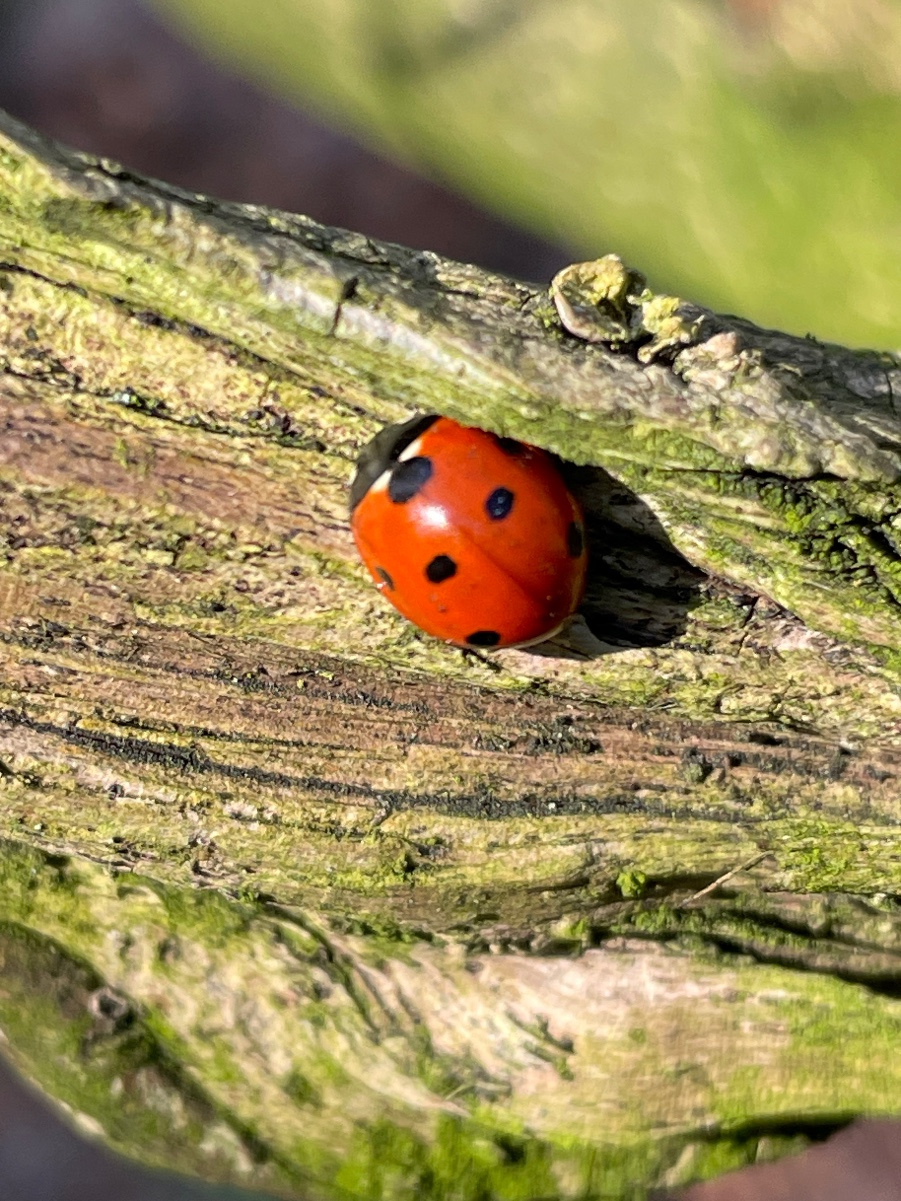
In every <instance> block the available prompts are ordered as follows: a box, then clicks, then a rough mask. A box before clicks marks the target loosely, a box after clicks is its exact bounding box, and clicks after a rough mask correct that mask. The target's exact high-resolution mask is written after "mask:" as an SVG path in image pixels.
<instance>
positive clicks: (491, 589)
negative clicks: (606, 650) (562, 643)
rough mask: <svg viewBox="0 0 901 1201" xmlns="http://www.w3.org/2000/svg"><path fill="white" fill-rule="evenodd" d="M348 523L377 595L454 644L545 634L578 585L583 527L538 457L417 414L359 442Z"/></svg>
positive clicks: (567, 608) (558, 480)
mask: <svg viewBox="0 0 901 1201" xmlns="http://www.w3.org/2000/svg"><path fill="white" fill-rule="evenodd" d="M350 503H351V528H352V530H353V536H354V539H355V541H356V544H357V548H358V549H359V551H360V555H361V556H362V559H363V562H364V563H365V564H366V566H367V567H368V569H369V571H370V573H371V575H372V578H373V579H374V580H375V582H376V584H377V585H378V588H379V590H380V591H381V592H382V594H383V595H384V596H385V597H386V598H387V599H388V600H390V601H391V603H392V604H393V605H394V606H395V608H397V609H399V610H400V612H401V613H403V615H404V616H405V617H408V618H409V619H410V620H411V621H413V622H415V624H416V625H418V626H420V627H421V628H422V629H423V630H425V631H426V632H427V633H429V634H434V635H435V636H436V637H437V638H443V639H444V640H445V641H447V642H452V643H456V645H458V646H463V647H480V648H482V649H490V648H495V647H505V646H524V645H527V644H529V643H534V642H541V641H543V640H544V639H545V638H548V637H549V636H550V635H552V634H554V633H555V632H556V631H557V630H559V629H560V627H561V626H562V625H563V623H564V622H565V621H566V619H567V618H568V617H569V616H570V615H571V614H572V613H574V612H575V610H576V608H577V607H578V605H579V602H580V601H581V599H582V594H583V592H584V588H585V571H586V566H587V556H586V551H585V525H584V519H583V516H582V511H581V509H580V507H579V504H578V502H577V501H576V499H575V498H574V497H573V495H572V494H571V493H570V491H569V489H568V488H567V486H566V484H565V483H564V481H563V477H562V476H561V475H560V472H559V470H558V468H557V465H556V463H555V461H554V459H553V458H552V456H551V455H549V454H548V453H547V452H546V451H543V450H540V449H539V448H538V447H536V446H529V445H528V444H526V443H525V442H517V441H515V440H514V439H512V438H500V437H498V436H496V435H495V434H490V433H487V432H486V431H485V430H479V429H471V428H469V427H467V426H463V425H458V424H457V422H456V421H451V420H450V419H449V418H447V417H437V416H434V415H431V416H426V417H414V418H412V419H411V420H410V421H407V422H404V424H403V425H396V426H391V427H389V428H388V429H385V430H382V432H381V433H380V434H377V435H376V437H375V438H374V439H373V440H372V442H370V443H369V445H368V446H366V447H365V448H364V450H363V453H362V454H361V456H360V461H359V464H358V469H357V474H356V476H355V478H354V481H353V484H352V485H351V493H350Z"/></svg>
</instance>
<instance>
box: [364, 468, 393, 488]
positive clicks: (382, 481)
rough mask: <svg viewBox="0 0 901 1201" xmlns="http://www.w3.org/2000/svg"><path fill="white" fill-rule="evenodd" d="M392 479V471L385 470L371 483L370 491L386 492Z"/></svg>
mask: <svg viewBox="0 0 901 1201" xmlns="http://www.w3.org/2000/svg"><path fill="white" fill-rule="evenodd" d="M390 479H391V471H390V469H389V470H388V471H383V472H382V474H381V475H380V476H379V478H378V479H377V480H376V481H375V483H374V484H370V486H369V491H370V492H384V491H385V489H386V488H387V487H388V481H389V480H390Z"/></svg>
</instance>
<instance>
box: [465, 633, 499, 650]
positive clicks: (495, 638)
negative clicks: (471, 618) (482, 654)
mask: <svg viewBox="0 0 901 1201" xmlns="http://www.w3.org/2000/svg"><path fill="white" fill-rule="evenodd" d="M500 640H501V636H500V634H499V633H498V632H497V630H476V632H475V633H474V634H469V635H468V636H467V638H466V642H467V644H468V645H469V646H497V644H498V643H499V642H500Z"/></svg>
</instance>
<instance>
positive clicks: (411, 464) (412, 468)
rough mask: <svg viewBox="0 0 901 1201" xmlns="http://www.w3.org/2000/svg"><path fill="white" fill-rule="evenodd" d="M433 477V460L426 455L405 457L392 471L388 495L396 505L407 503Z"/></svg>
mask: <svg viewBox="0 0 901 1201" xmlns="http://www.w3.org/2000/svg"><path fill="white" fill-rule="evenodd" d="M431 478H432V460H431V459H427V458H426V457H425V456H424V455H417V456H416V457H415V458H413V459H404V461H403V462H402V463H398V464H397V466H396V467H395V468H394V470H393V471H392V472H391V478H390V479H389V481H388V495H389V497H390V498H391V499H392V500H393V501H394V503H395V504H396V505H405V504H406V503H407V501H408V500H412V499H413V497H414V496H415V495H416V493H417V492H418V491H419V490H420V488H422V487H423V486H424V485H425V484H426V483H428V481H429V480H430V479H431Z"/></svg>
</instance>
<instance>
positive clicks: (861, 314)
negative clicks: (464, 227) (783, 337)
mask: <svg viewBox="0 0 901 1201" xmlns="http://www.w3.org/2000/svg"><path fill="white" fill-rule="evenodd" d="M155 2H156V4H157V7H158V8H160V9H161V10H162V11H164V12H166V13H168V14H169V15H170V16H171V17H173V18H174V19H175V20H176V23H177V24H178V25H179V26H180V27H181V28H182V29H184V30H186V31H189V33H190V34H191V36H192V37H193V38H194V39H195V40H199V41H201V42H202V43H203V44H205V45H206V46H208V47H210V48H213V49H214V50H215V51H216V52H217V53H218V54H219V55H220V56H222V57H224V58H225V59H226V60H228V61H230V62H231V63H233V64H234V65H237V66H239V67H240V68H241V69H242V70H244V71H245V72H246V73H248V74H250V75H252V76H254V77H255V78H256V79H257V80H259V81H261V82H262V83H264V84H265V85H267V86H270V87H271V88H273V89H276V90H278V91H280V92H282V93H283V94H286V95H288V96H292V97H295V98H300V99H302V100H303V101H304V102H306V103H308V104H312V105H313V106H314V107H316V108H318V109H319V110H320V111H321V112H324V113H325V114H326V115H329V116H331V117H332V118H333V119H334V118H338V119H339V120H340V121H341V123H342V124H345V125H350V126H351V127H352V128H354V129H355V130H357V131H358V132H359V133H361V134H362V135H363V136H364V137H365V138H366V139H367V140H368V141H369V142H370V143H374V144H375V145H376V146H377V147H380V148H381V149H383V150H387V151H389V152H390V153H391V154H393V155H394V156H395V157H399V158H401V159H403V160H406V161H408V162H410V163H413V164H415V165H417V166H418V167H420V168H421V169H424V170H426V171H427V172H430V173H432V174H433V175H435V176H438V177H439V178H444V179H447V180H449V181H450V182H451V183H452V184H454V185H455V186H456V187H458V188H459V189H461V190H462V191H464V192H466V193H468V194H469V195H470V196H472V197H474V198H475V199H477V200H479V201H481V202H482V203H484V204H486V205H488V206H490V207H491V208H493V209H495V210H496V211H498V212H500V213H503V214H505V215H507V216H509V217H511V218H513V219H514V220H517V221H519V222H521V223H523V224H525V225H527V226H530V227H531V228H533V229H535V230H538V231H540V232H543V233H544V234H546V235H550V236H552V237H553V238H555V239H557V240H558V241H564V242H567V243H568V244H570V245H571V246H573V247H574V248H576V252H577V253H578V254H581V255H582V256H584V257H595V256H598V255H601V254H603V253H606V252H608V251H616V252H617V253H619V254H621V255H623V256H624V257H625V258H626V259H627V260H628V261H629V262H630V263H632V264H633V265H634V266H636V267H637V268H639V269H640V270H642V271H644V272H645V273H646V274H648V275H649V276H650V277H651V280H652V283H654V284H655V285H657V286H660V287H664V288H666V289H669V290H672V291H676V292H679V293H681V294H683V295H686V296H689V297H691V298H692V299H695V300H699V301H702V302H705V303H707V304H710V305H712V306H714V307H716V308H719V309H721V310H728V311H732V312H740V313H741V314H743V315H746V316H750V317H753V318H755V319H756V320H757V321H759V322H761V323H764V324H770V325H775V326H778V327H780V328H783V329H787V330H790V331H793V332H799V333H804V332H812V333H814V334H816V335H818V336H820V337H823V338H832V339H837V340H840V341H843V342H847V343H851V344H871V345H880V346H894V345H897V344H898V343H899V342H901V339H899V337H898V334H897V332H896V329H897V319H896V314H897V310H898V305H899V300H901V271H899V270H898V269H897V268H898V257H899V249H898V247H899V234H901V155H899V153H898V146H899V144H901V5H899V4H898V3H897V2H896V0H858V2H857V4H855V5H844V4H840V3H839V0H643V2H642V3H640V4H623V3H621V2H617V0H262V2H261V0H155Z"/></svg>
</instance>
